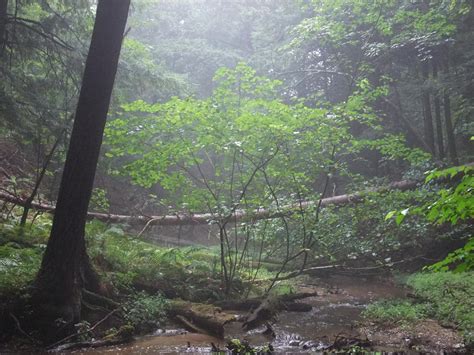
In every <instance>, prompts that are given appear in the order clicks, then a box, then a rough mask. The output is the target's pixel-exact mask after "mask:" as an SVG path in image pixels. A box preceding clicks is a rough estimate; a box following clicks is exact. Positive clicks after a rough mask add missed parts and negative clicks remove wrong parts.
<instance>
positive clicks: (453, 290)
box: [363, 272, 474, 342]
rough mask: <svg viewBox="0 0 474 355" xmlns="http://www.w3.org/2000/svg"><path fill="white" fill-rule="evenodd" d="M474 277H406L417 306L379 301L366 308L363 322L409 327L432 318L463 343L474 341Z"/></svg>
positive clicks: (440, 274) (441, 274)
mask: <svg viewBox="0 0 474 355" xmlns="http://www.w3.org/2000/svg"><path fill="white" fill-rule="evenodd" d="M473 276H474V274H473V273H472V272H461V273H452V272H438V273H419V274H414V275H411V276H410V277H408V279H407V284H408V286H410V287H411V288H412V289H413V292H414V294H415V296H416V297H417V299H418V300H419V301H418V302H417V303H414V302H412V301H400V300H396V301H382V302H377V303H374V304H372V305H369V306H368V307H367V309H366V310H365V311H364V312H363V315H364V317H365V318H367V319H370V320H372V321H377V322H383V323H397V324H400V325H404V324H405V325H413V326H414V327H416V323H417V322H418V321H419V320H422V319H425V318H428V317H432V318H435V319H437V320H438V321H440V323H441V324H443V325H446V326H454V327H456V328H459V329H461V330H462V331H463V332H464V337H465V339H466V341H467V342H472V341H473V340H474V334H473V330H474V302H473V300H474V297H473V296H474V277H473Z"/></svg>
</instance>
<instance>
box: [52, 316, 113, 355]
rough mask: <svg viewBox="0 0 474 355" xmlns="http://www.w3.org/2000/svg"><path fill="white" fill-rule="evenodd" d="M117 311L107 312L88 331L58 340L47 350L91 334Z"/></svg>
mask: <svg viewBox="0 0 474 355" xmlns="http://www.w3.org/2000/svg"><path fill="white" fill-rule="evenodd" d="M118 310H119V308H116V309H114V310H113V311H111V312H109V313H108V314H107V315H106V316H105V317H104V318H102V319H101V320H100V321H98V322H97V323H95V324H94V325H93V326H92V327H90V328H89V329H87V330H85V331H83V332H80V333H77V334H71V335H68V336H67V337H65V338H63V339H61V340H58V341H57V342H55V343H54V344H51V345H50V346H48V347H47V349H52V348H54V347H56V346H58V345H60V344H62V343H64V342H65V341H67V340H69V339H72V338H74V337H77V336H81V335H84V334H87V333H90V332H92V331H93V330H94V329H95V328H97V327H98V326H99V325H101V324H102V323H104V322H105V321H106V320H107V319H109V318H110V316H111V315H112V314H114V313H115V312H117V311H118Z"/></svg>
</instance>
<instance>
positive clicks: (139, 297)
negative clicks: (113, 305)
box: [122, 292, 168, 332]
mask: <svg viewBox="0 0 474 355" xmlns="http://www.w3.org/2000/svg"><path fill="white" fill-rule="evenodd" d="M167 309H168V301H167V300H166V299H165V298H164V297H163V296H161V295H160V294H157V295H153V296H152V295H148V294H146V293H145V292H139V293H137V294H135V295H134V296H132V297H131V298H130V300H129V301H128V302H126V303H125V304H124V305H123V307H122V310H123V312H124V318H125V319H126V320H127V322H128V323H129V324H130V325H131V326H133V327H134V328H135V330H136V331H138V332H145V331H149V330H152V329H153V328H157V327H158V326H159V325H160V324H162V323H163V322H164V321H165V319H166V312H167Z"/></svg>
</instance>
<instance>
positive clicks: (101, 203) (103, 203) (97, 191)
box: [89, 188, 110, 212]
mask: <svg viewBox="0 0 474 355" xmlns="http://www.w3.org/2000/svg"><path fill="white" fill-rule="evenodd" d="M109 207H110V204H109V200H108V199H107V191H105V189H101V188H94V190H93V191H92V196H91V200H90V202H89V210H92V211H96V212H108V211H109Z"/></svg>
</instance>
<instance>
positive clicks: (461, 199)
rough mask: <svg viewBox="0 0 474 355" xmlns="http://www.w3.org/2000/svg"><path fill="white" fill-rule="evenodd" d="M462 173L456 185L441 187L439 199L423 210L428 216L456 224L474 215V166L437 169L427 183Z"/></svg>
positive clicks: (441, 221) (438, 221)
mask: <svg viewBox="0 0 474 355" xmlns="http://www.w3.org/2000/svg"><path fill="white" fill-rule="evenodd" d="M459 175H461V181H460V182H455V186H452V187H449V188H444V189H441V190H440V191H439V192H438V195H439V197H438V199H437V200H436V201H434V202H433V203H432V204H430V205H427V206H425V207H424V209H422V210H421V212H422V213H423V212H424V213H426V218H428V220H430V221H433V222H435V223H438V224H441V223H445V222H450V223H451V224H456V223H458V222H460V221H466V220H468V219H471V218H472V217H473V216H474V167H472V166H468V165H462V166H459V167H454V168H450V169H444V170H441V171H438V170H435V171H433V172H431V173H430V174H429V175H428V176H427V177H426V181H425V183H429V182H431V181H433V180H435V179H448V178H449V179H451V180H452V179H453V178H455V177H456V176H459Z"/></svg>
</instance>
